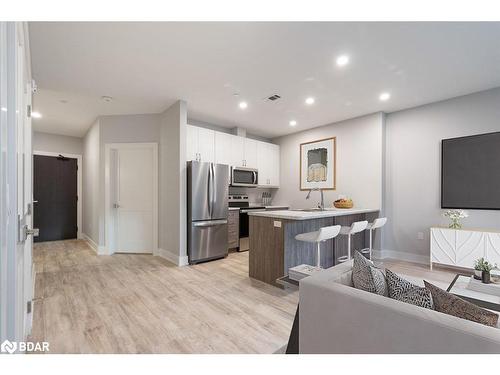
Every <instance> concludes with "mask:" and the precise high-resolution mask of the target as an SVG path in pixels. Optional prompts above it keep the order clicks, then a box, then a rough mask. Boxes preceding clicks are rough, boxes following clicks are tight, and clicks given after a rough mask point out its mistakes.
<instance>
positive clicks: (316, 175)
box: [300, 137, 336, 190]
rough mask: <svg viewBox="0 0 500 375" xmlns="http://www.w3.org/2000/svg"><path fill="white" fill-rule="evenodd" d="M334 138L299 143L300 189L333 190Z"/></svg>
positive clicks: (334, 176) (334, 170)
mask: <svg viewBox="0 0 500 375" xmlns="http://www.w3.org/2000/svg"><path fill="white" fill-rule="evenodd" d="M335 153H336V138H335V137H332V138H327V139H320V140H318V141H312V142H306V143H301V145H300V190H309V189H314V188H317V189H323V190H335V183H336V181H335V178H336V167H335V163H336V156H335Z"/></svg>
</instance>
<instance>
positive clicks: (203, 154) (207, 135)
mask: <svg viewBox="0 0 500 375" xmlns="http://www.w3.org/2000/svg"><path fill="white" fill-rule="evenodd" d="M198 153H199V156H200V161H205V162H209V163H213V162H214V161H215V132H214V131H213V130H210V129H205V128H198Z"/></svg>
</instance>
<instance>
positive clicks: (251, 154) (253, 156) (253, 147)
mask: <svg viewBox="0 0 500 375" xmlns="http://www.w3.org/2000/svg"><path fill="white" fill-rule="evenodd" d="M244 142H245V158H244V160H245V165H244V166H245V167H247V168H257V141H255V140H253V139H249V138H244Z"/></svg>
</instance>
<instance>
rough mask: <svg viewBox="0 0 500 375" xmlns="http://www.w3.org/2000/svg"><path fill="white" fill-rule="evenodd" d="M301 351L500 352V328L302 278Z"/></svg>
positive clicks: (322, 278)
mask: <svg viewBox="0 0 500 375" xmlns="http://www.w3.org/2000/svg"><path fill="white" fill-rule="evenodd" d="M299 306H300V324H299V331H300V335H299V349H300V353H500V330H499V329H497V328H492V327H487V326H485V325H481V324H479V323H475V322H471V321H467V320H464V319H460V318H457V317H454V316H450V315H446V314H442V313H439V312H437V311H434V310H429V309H424V308H421V307H417V306H413V305H410V304H407V303H404V302H400V301H396V300H393V299H390V298H387V297H383V296H379V295H376V294H372V293H368V292H365V291H362V290H358V289H355V288H353V287H350V286H346V285H343V284H340V283H337V282H328V280H327V277H326V275H325V274H323V272H321V273H319V274H318V275H313V276H311V277H308V278H305V279H303V280H302V281H301V283H300V304H299Z"/></svg>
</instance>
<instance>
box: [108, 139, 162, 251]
mask: <svg viewBox="0 0 500 375" xmlns="http://www.w3.org/2000/svg"><path fill="white" fill-rule="evenodd" d="M144 147H148V148H150V149H151V150H152V151H153V249H152V252H153V255H157V254H158V172H159V171H158V143H156V142H134V143H106V144H104V155H105V162H104V210H105V212H104V238H105V244H106V246H105V250H104V251H105V254H107V255H112V254H114V253H115V251H116V244H115V229H114V228H115V225H114V224H115V215H114V214H113V211H112V207H111V152H112V151H113V150H120V149H122V150H124V149H131V148H144Z"/></svg>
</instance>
